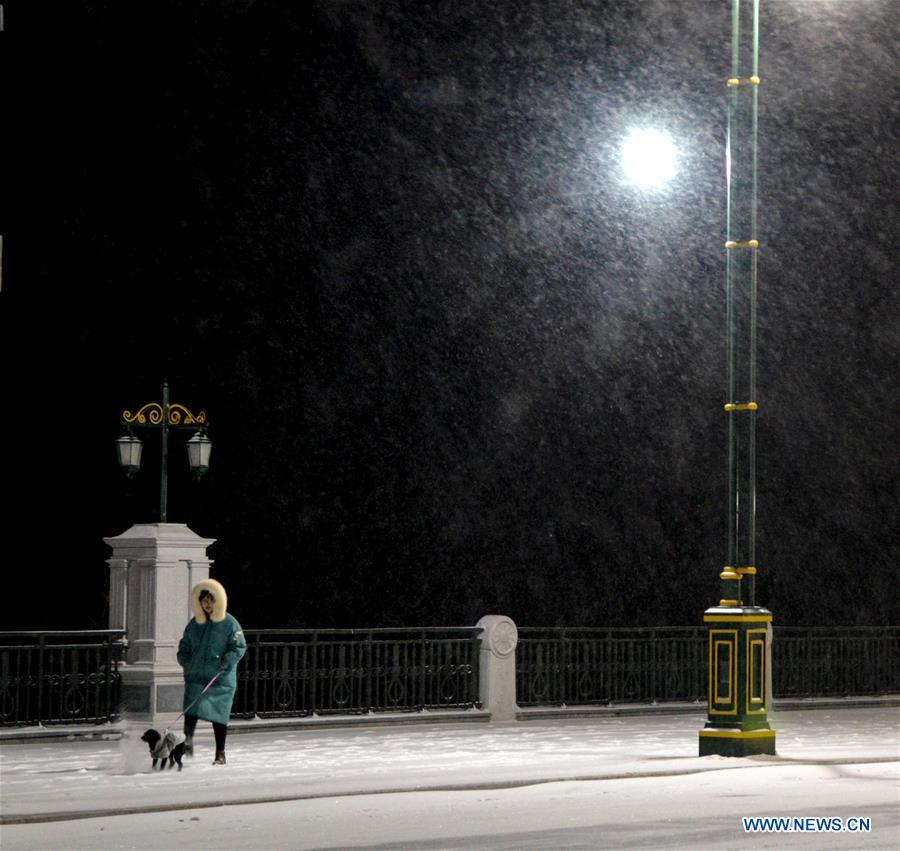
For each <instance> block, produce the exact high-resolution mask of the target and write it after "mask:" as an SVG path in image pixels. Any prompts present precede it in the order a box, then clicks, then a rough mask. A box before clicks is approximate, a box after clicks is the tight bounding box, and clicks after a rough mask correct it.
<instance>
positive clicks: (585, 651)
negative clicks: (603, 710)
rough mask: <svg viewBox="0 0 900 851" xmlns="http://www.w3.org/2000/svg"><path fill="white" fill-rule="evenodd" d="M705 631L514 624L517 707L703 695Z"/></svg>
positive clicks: (657, 699)
mask: <svg viewBox="0 0 900 851" xmlns="http://www.w3.org/2000/svg"><path fill="white" fill-rule="evenodd" d="M705 696H706V630H705V629H703V628H702V627H696V628H695V627H659V628H648V629H629V628H621V629H612V628H611V629H590V628H584V629H566V628H558V629H552V628H550V629H542V628H537V627H520V628H519V645H518V647H517V648H516V702H517V703H518V705H519V706H523V707H524V706H578V705H591V704H594V705H602V704H612V703H655V702H658V701H664V700H679V701H684V700H700V699H701V698H702V699H704V700H705V699H706V697H705Z"/></svg>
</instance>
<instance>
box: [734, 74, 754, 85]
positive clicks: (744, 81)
mask: <svg viewBox="0 0 900 851" xmlns="http://www.w3.org/2000/svg"><path fill="white" fill-rule="evenodd" d="M760 82H761V81H760V79H759V77H757V76H756V74H754V75H753V76H752V77H743V78H742V77H729V78H728V85H729V86H758V85H759V84H760Z"/></svg>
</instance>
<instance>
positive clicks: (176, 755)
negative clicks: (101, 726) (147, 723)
mask: <svg viewBox="0 0 900 851" xmlns="http://www.w3.org/2000/svg"><path fill="white" fill-rule="evenodd" d="M141 741H142V742H146V743H147V745H148V747H149V748H150V756H152V757H153V765H152V766H151V769H150V770H151V771H152V770H153V769H154V768H156V763H157V762H159V770H160V771H162V770H163V769H164V768H165V767H166V763H168V765H169V767H170V768H171V767H172V766H173V765H175V763H178V770H179V771H181V768H182V765H181V758H182V757H183V756H184V733H176V732H175V731H174V730H169V731H168V732H167V733H166V735H165V736H161V735H160V733H159V730H147V731H146V732H145V733H144V735H143V736H141Z"/></svg>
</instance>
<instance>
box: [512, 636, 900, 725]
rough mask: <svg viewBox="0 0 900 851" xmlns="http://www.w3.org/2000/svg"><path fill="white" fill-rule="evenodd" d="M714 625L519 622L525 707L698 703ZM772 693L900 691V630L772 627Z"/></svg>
mask: <svg viewBox="0 0 900 851" xmlns="http://www.w3.org/2000/svg"><path fill="white" fill-rule="evenodd" d="M707 664H708V658H707V631H706V629H705V628H702V627H697V628H693V627H682V628H679V627H659V628H645V629H628V628H623V629H568V628H556V629H553V628H548V629H542V628H529V627H521V628H520V629H519V646H518V647H517V648H516V700H517V703H518V705H519V706H523V707H524V706H579V705H592V704H593V705H603V704H619V703H656V702H663V701H699V702H705V701H706V697H707V684H706V676H707V673H706V672H707ZM772 668H773V683H772V691H773V693H774V695H775V698H776V699H778V698H779V697H781V698H787V697H843V696H848V695H855V696H866V695H877V694H898V693H900V628H898V627H821V628H819V627H817V628H807V627H785V626H775V627H774V641H773V642H772Z"/></svg>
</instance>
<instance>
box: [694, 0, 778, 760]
mask: <svg viewBox="0 0 900 851" xmlns="http://www.w3.org/2000/svg"><path fill="white" fill-rule="evenodd" d="M760 82H761V81H760V77H759V0H732V2H731V74H730V76H729V77H728V80H727V83H728V88H729V99H728V128H727V138H726V160H725V169H726V183H727V192H728V199H727V207H726V242H725V255H726V267H725V281H726V326H727V327H726V344H725V348H726V362H727V399H726V403H725V411H726V413H727V415H728V545H727V552H728V556H727V558H728V560H727V562H726V566H725V567H724V568H723V570H722V572H721V573H720V574H719V578H720V581H721V589H722V594H721V599H720V601H719V605H718V606H714V607H713V608H710V609H708V610H707V611H706V612H705V614H704V618H703V619H704V622H705V623H707V624H708V625H709V682H708V701H707V709H708V720H707V722H706V725H705V727H704V728H703V729H702V730H700V755H701V756H706V755H708V754H718V755H721V756H748V755H751V754H774V753H775V731H774V730H772V728H771V727H770V726H769V722H768V711H769V704H770V701H771V694H770V693H769V691H770V687H771V686H770V684H771V679H772V678H771V656H772V647H771V637H772V613H771V612H770V611H768V610H767V609H763V608H760V607H758V606H757V605H756V415H757V411H758V408H759V406H758V403H757V398H756V303H757V277H758V272H759V236H758V232H757V170H758V157H757V132H758V121H757V116H758V104H759V87H760Z"/></svg>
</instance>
